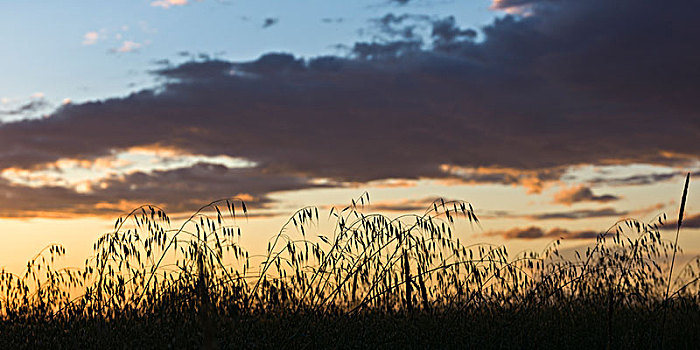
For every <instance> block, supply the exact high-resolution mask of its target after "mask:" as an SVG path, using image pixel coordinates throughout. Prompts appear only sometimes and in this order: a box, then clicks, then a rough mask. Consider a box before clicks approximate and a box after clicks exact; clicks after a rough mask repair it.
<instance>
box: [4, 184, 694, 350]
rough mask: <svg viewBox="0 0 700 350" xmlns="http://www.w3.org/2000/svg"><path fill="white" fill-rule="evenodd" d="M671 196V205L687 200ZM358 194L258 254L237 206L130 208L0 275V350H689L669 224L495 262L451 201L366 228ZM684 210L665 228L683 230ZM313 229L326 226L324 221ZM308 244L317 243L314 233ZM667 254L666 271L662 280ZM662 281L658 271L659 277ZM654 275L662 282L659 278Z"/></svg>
mask: <svg viewBox="0 0 700 350" xmlns="http://www.w3.org/2000/svg"><path fill="white" fill-rule="evenodd" d="M687 181H688V180H686V190H685V192H684V195H683V203H685V197H686V196H687ZM367 204H369V194H367V193H364V194H363V195H362V196H360V197H359V198H358V199H356V200H353V201H352V203H351V204H350V205H348V206H347V207H345V208H343V209H335V208H334V209H331V211H330V213H329V215H328V219H329V220H332V221H333V222H334V223H335V224H334V226H333V227H334V229H333V230H332V231H323V230H321V229H320V226H319V225H318V223H319V221H320V220H322V218H321V217H320V214H319V210H318V209H317V208H314V207H305V208H302V209H300V210H298V211H297V212H296V213H295V214H294V215H292V216H291V217H290V218H289V220H288V221H287V222H286V223H285V224H284V225H283V227H282V228H281V229H280V231H279V232H278V234H276V235H275V236H274V237H272V239H271V240H270V241H269V243H268V245H267V249H266V251H265V252H264V253H263V254H260V255H252V254H249V252H248V251H247V250H246V249H245V248H244V247H242V246H241V244H240V237H241V235H242V232H241V230H240V227H239V226H238V225H237V222H238V221H237V220H245V219H246V217H247V214H248V209H247V208H246V206H245V203H244V202H243V201H241V200H239V199H237V198H229V199H222V200H217V201H214V202H211V203H209V204H207V205H206V206H203V207H202V208H200V209H199V210H197V211H196V212H195V213H194V214H192V215H191V216H190V217H189V218H188V219H187V220H185V221H184V222H183V223H182V224H181V225H180V226H177V227H172V226H171V220H170V217H169V216H168V215H167V214H166V213H165V211H163V210H162V209H161V208H158V207H155V206H150V205H145V206H142V207H139V208H137V209H135V210H133V211H132V212H131V213H129V214H128V215H126V216H124V217H120V218H119V219H117V220H116V222H115V225H114V230H113V231H112V232H109V233H107V234H105V235H103V236H102V237H100V238H99V239H98V240H97V241H96V242H95V244H94V246H93V250H94V255H93V256H91V257H89V258H87V259H86V260H85V263H84V266H83V267H81V268H62V269H57V268H54V266H53V261H54V260H55V258H56V257H58V256H61V255H63V254H65V250H64V249H63V248H62V247H61V246H60V245H51V246H48V247H47V248H46V249H44V250H42V251H41V252H40V253H39V254H37V256H35V257H34V258H32V259H31V260H30V261H29V262H28V264H27V268H26V271H25V272H24V274H21V275H15V274H12V273H9V272H6V271H4V270H3V271H2V272H0V345H4V346H5V348H7V347H8V346H12V347H18V346H27V347H36V346H43V347H48V346H52V347H53V346H61V347H78V346H79V347H86V346H87V347H90V346H95V347H96V346H99V347H107V348H109V347H115V348H123V347H136V346H138V347H158V348H161V347H177V348H188V347H205V348H217V347H224V348H229V347H234V348H240V347H246V348H247V347H272V346H283V347H312V348H316V347H344V348H353V347H358V348H363V347H369V346H372V347H377V346H389V345H395V346H408V347H425V346H433V347H453V348H461V347H465V346H466V347H468V346H484V347H490V348H494V347H495V348H502V347H505V348H511V347H516V348H522V347H553V346H567V347H587V348H588V347H615V348H627V347H639V346H641V347H650V346H656V345H657V344H659V343H661V345H662V346H670V347H690V346H692V345H694V344H697V342H698V340H700V339H699V337H700V322H699V321H700V260H697V259H696V260H693V261H691V263H689V264H687V265H686V266H685V267H684V268H683V269H682V270H681V271H680V273H678V274H677V276H675V279H673V278H674V275H673V274H672V269H673V265H674V263H675V257H676V252H677V251H679V247H678V243H677V236H676V241H675V242H670V241H666V240H663V239H662V237H661V234H660V231H659V230H660V227H661V226H662V225H663V223H664V221H665V219H666V217H665V215H661V216H659V217H657V218H655V219H654V220H653V221H652V222H649V223H643V222H640V221H637V220H634V219H625V220H621V221H618V222H616V223H615V224H614V225H612V226H611V227H610V228H609V229H607V230H605V231H603V232H601V233H600V234H599V235H598V237H597V238H596V241H595V243H594V244H592V245H591V246H589V247H587V248H586V249H579V250H576V251H570V252H563V251H560V249H559V248H560V243H561V242H560V240H557V241H555V242H553V243H552V244H550V245H548V246H547V248H546V249H544V250H543V251H542V252H533V251H528V252H523V253H520V254H516V255H512V256H511V255H509V253H508V251H507V249H506V248H505V246H497V245H492V244H475V245H466V244H463V243H462V242H460V240H459V238H456V235H455V234H454V233H453V231H454V228H455V222H457V221H465V222H467V223H470V224H478V223H479V219H478V218H477V216H476V214H475V211H474V209H473V208H472V205H471V204H470V203H467V202H464V201H446V200H444V199H438V200H436V201H434V202H433V203H432V204H431V205H430V206H429V208H427V210H426V211H425V213H424V214H423V215H414V214H410V215H401V216H399V217H396V218H390V217H387V216H385V215H381V214H376V213H365V206H366V205H367ZM682 215H683V209H681V213H680V216H679V220H678V230H680V226H681V222H682ZM323 220H325V218H324V219H323ZM321 231H323V232H321ZM669 255H671V259H670V264H669ZM669 265H670V266H669ZM667 266H668V267H667Z"/></svg>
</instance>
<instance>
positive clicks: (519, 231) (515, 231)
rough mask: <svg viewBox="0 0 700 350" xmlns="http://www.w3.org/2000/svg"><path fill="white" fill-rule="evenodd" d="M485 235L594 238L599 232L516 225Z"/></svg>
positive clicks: (536, 237) (511, 237)
mask: <svg viewBox="0 0 700 350" xmlns="http://www.w3.org/2000/svg"><path fill="white" fill-rule="evenodd" d="M484 235H485V236H501V237H503V238H505V239H538V238H549V239H557V238H563V239H593V238H596V237H597V236H598V232H595V231H592V230H582V231H570V230H567V229H564V228H559V227H555V228H553V229H550V230H545V229H543V228H541V227H537V226H530V227H523V228H520V227H516V228H512V229H510V230H500V231H489V232H486V233H484Z"/></svg>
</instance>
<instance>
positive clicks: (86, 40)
mask: <svg viewBox="0 0 700 350" xmlns="http://www.w3.org/2000/svg"><path fill="white" fill-rule="evenodd" d="M99 39H100V33H99V32H87V33H85V35H83V45H95V44H97V41H98V40H99Z"/></svg>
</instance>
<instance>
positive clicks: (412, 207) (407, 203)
mask: <svg viewBox="0 0 700 350" xmlns="http://www.w3.org/2000/svg"><path fill="white" fill-rule="evenodd" d="M435 200H436V198H435V197H428V198H422V199H405V200H400V201H387V202H379V203H372V204H371V208H372V209H373V210H379V211H398V212H407V211H426V210H427V209H430V208H431V205H432V204H433V202H434V201H435Z"/></svg>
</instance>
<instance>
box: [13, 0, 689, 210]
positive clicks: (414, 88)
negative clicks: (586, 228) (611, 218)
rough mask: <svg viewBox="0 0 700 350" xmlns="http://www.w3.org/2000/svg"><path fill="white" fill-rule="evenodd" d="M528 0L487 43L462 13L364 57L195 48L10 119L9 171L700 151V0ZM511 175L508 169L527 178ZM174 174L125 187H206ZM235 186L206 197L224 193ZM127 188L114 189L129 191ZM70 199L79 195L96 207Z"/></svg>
mask: <svg viewBox="0 0 700 350" xmlns="http://www.w3.org/2000/svg"><path fill="white" fill-rule="evenodd" d="M185 2H186V1H167V2H162V3H163V4H166V3H167V4H169V5H179V4H183V3H185ZM159 3H160V2H159ZM525 3H527V4H528V6H530V8H529V12H528V15H527V16H510V15H509V16H505V17H501V18H499V19H497V20H495V21H494V22H493V23H492V24H490V25H488V26H486V27H485V28H483V33H484V35H485V37H484V38H483V40H480V41H477V40H476V36H475V33H476V32H475V31H473V30H470V29H468V28H459V27H458V26H457V25H456V24H455V21H454V20H453V19H452V20H450V18H449V17H448V18H446V19H440V20H431V22H430V23H431V24H430V25H431V26H432V30H431V39H430V40H431V41H430V42H427V43H426V42H423V41H421V40H419V39H415V38H414V39H410V38H406V37H405V36H403V37H398V38H397V39H396V40H392V41H381V42H367V43H357V44H355V45H354V46H353V52H352V54H351V55H350V56H347V57H337V56H326V57H316V58H312V59H308V60H302V59H299V58H296V57H294V56H293V55H289V54H281V53H271V54H266V55H263V56H261V57H260V58H259V59H257V60H254V61H250V62H231V61H223V60H204V61H190V62H186V63H182V64H179V65H175V66H169V67H166V68H163V69H159V70H157V71H154V72H153V74H155V75H156V76H158V77H160V78H162V79H164V80H165V82H164V83H163V85H162V86H160V87H159V88H158V89H157V90H143V91H139V92H136V93H133V94H131V95H129V96H126V97H119V98H112V99H106V100H103V101H94V102H88V103H83V104H69V105H64V106H62V107H60V108H59V109H58V110H56V111H55V112H54V113H53V114H52V115H51V116H50V117H49V118H46V119H41V120H24V121H20V122H14V123H7V124H2V125H0V170H1V169H6V168H25V169H35V168H40V167H42V166H43V165H44V164H46V163H50V162H55V161H56V160H58V159H66V158H67V159H93V158H95V157H99V156H104V155H107V154H109V153H110V152H113V151H114V150H121V149H128V148H130V147H137V146H147V145H158V146H163V147H169V148H175V149H181V150H183V151H186V152H188V153H191V154H201V155H207V156H216V155H228V156H232V157H240V158H244V159H249V160H251V161H254V162H256V164H258V166H257V167H256V168H254V169H252V170H250V173H246V174H236V176H238V177H236V178H235V180H234V178H233V177H230V178H227V179H228V180H227V181H240V183H241V187H242V189H241V190H236V191H240V192H256V191H248V190H245V188H246V187H247V186H250V187H252V188H254V189H256V190H257V188H256V187H255V186H256V176H259V175H260V174H264V175H265V176H271V175H270V174H274V175H275V176H280V177H282V178H285V179H287V178H288V179H294V181H292V182H293V185H288V186H281V188H282V189H290V188H292V189H296V188H303V187H308V186H313V185H312V183H313V181H314V179H318V178H325V179H330V180H331V181H333V182H342V181H355V182H363V181H370V180H381V179H388V178H406V179H416V178H461V179H462V180H465V181H470V180H474V179H478V181H483V178H481V177H470V176H469V175H455V174H454V173H451V172H449V171H446V170H445V169H455V168H461V169H474V168H478V167H480V168H482V169H510V170H509V171H515V172H525V173H528V174H534V175H533V177H532V178H533V179H535V180H537V179H539V177H538V174H561V173H562V172H563V169H565V168H566V167H568V166H572V165H579V164H631V163H649V164H678V163H680V162H685V161H688V160H689V159H691V160H697V159H698V155H700V144H699V143H698V142H697V135H698V134H700V124H698V122H697V120H698V111H699V110H700V102H698V101H699V100H698V99H697V98H696V96H695V95H696V90H697V89H696V85H697V81H698V78H699V75H700V71H698V69H697V62H696V60H695V57H698V56H699V55H700V47H699V46H697V45H695V44H694V38H697V37H698V36H699V35H700V26H697V25H696V15H697V13H698V12H699V11H698V10H700V4H696V3H694V2H683V3H681V4H677V5H676V6H668V4H667V3H665V2H662V1H649V2H645V3H644V4H640V3H639V2H638V1H632V0H623V1H621V2H616V3H615V4H612V3H610V2H609V1H603V0H591V1H585V2H581V1H578V0H560V1H545V0H541V1H534V0H533V1H526V2H524V1H500V2H498V4H497V5H498V7H500V8H509V7H511V6H514V5H522V4H525ZM159 6H160V5H159ZM394 18H396V17H394ZM199 170H201V169H183V170H182V172H188V171H199ZM212 171H213V170H212ZM223 171H231V169H224V170H223ZM212 174H214V175H215V174H216V171H213V173H212ZM504 174H508V172H505V173H500V175H499V176H500V177H499V178H500V179H501V180H498V181H501V182H508V181H510V182H511V183H522V182H521V181H522V180H523V179H522V178H520V177H518V176H514V177H510V178H508V177H504V176H505V175H504ZM472 175H473V176H476V175H479V176H483V175H484V173H483V172H482V173H481V174H476V175H474V174H472ZM490 175H492V176H493V174H490ZM168 176H169V174H166V173H151V174H143V175H142V176H141V177H130V178H124V179H119V180H115V181H116V182H115V183H113V184H111V185H110V187H109V188H119V186H124V187H126V188H131V187H133V186H132V185H135V186H137V187H138V186H140V184H142V183H144V182H146V183H152V184H153V185H152V186H151V187H152V190H150V191H144V192H143V193H144V194H143V195H139V196H135V197H134V198H133V199H134V200H143V201H160V202H165V203H168V204H169V205H172V206H177V205H178V203H179V202H180V201H182V200H185V199H187V198H189V197H185V195H181V196H171V195H169V194H168V192H167V191H166V190H165V189H158V188H157V184H161V185H160V186H166V185H167V184H168V183H169V181H170V179H169V178H168ZM558 176H561V175H558ZM545 177H546V176H545ZM504 178H505V179H509V180H503V179H504ZM553 178H554V179H556V178H557V176H553ZM547 179H550V178H549V177H547ZM474 181H477V180H474ZM498 181H496V182H498ZM195 183H202V182H195ZM273 183H274V181H273ZM13 186H14V187H17V186H16V185H13ZM217 186H218V185H217V183H215V184H214V185H212V186H211V187H210V188H209V189H208V190H206V191H204V190H203V191H202V192H197V193H198V195H200V196H203V195H204V194H205V193H206V194H207V195H212V196H217V195H216V194H217V193H221V192H216V191H219V190H221V188H220V187H217ZM222 186H223V185H222ZM185 187H187V186H185ZM276 189H279V188H278V187H275V186H271V187H269V188H267V187H264V188H260V189H259V192H257V193H258V194H260V195H261V196H263V195H264V194H265V193H267V192H266V191H273V190H276ZM11 190H13V191H25V190H26V191H30V190H31V191H30V192H32V191H37V192H39V193H41V191H40V189H20V188H11ZM43 190H46V191H49V192H50V191H53V190H54V189H49V188H46V189H43ZM229 192H230V191H229ZM96 193H97V194H91V195H96V196H98V197H99V195H101V193H102V192H99V191H98V192H96ZM123 193H125V192H121V191H115V192H112V193H109V192H106V193H104V195H107V194H109V195H110V196H114V197H105V198H112V199H113V198H122V197H128V195H125V194H123ZM126 193H129V192H126ZM57 195H58V194H57ZM584 197H586V196H584ZM68 198H72V199H71V200H75V202H73V203H74V207H75V208H78V207H81V206H86V205H88V204H89V203H91V199H90V200H87V201H84V200H82V197H81V196H77V197H76V195H75V194H71V196H68ZM76 198H77V199H76ZM198 198H199V197H198ZM595 198H596V197H595V196H593V195H592V194H590V196H588V199H587V200H600V198H598V199H595ZM571 201H572V202H573V201H574V200H573V199H571ZM58 202H59V203H60V201H58ZM5 205H11V203H9V202H8V203H6V204H5ZM65 206H66V207H70V204H66V205H65ZM30 207H31V205H29V204H27V208H30ZM3 208H6V207H4V206H3ZM61 210H63V209H61Z"/></svg>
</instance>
